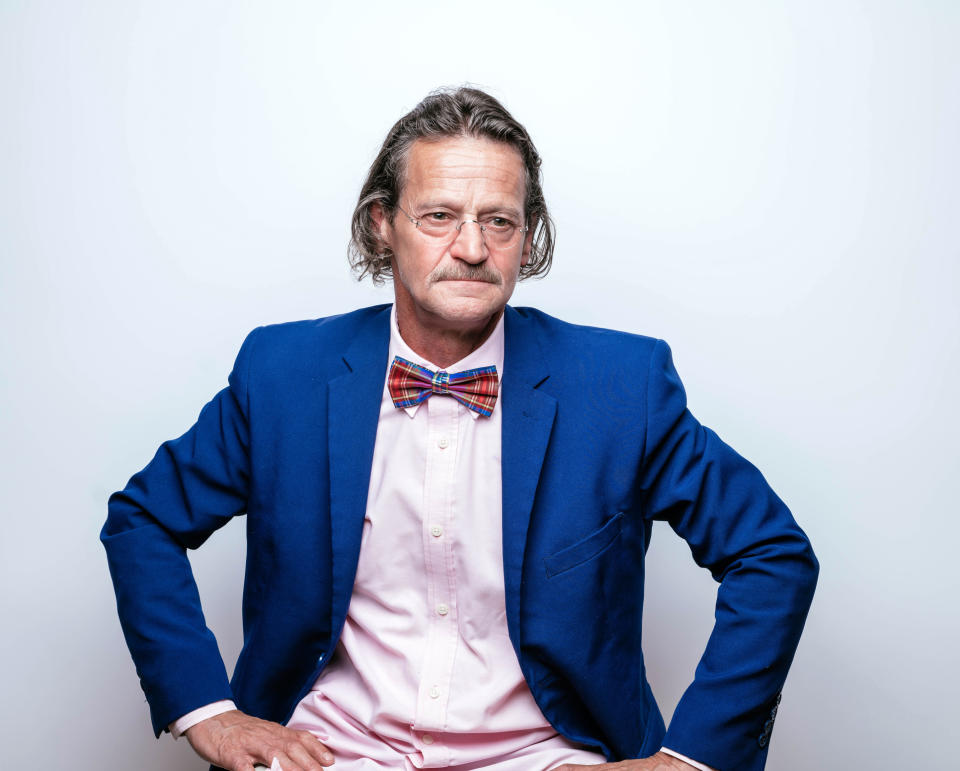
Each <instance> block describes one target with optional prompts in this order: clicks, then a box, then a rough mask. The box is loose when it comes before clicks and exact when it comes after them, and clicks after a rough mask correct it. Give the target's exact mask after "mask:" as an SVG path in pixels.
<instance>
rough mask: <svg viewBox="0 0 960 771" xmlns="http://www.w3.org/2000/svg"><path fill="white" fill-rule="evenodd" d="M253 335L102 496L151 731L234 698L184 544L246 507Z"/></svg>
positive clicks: (123, 618)
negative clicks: (208, 391) (213, 390)
mask: <svg viewBox="0 0 960 771" xmlns="http://www.w3.org/2000/svg"><path fill="white" fill-rule="evenodd" d="M258 331H259V330H254V332H252V333H251V334H250V335H249V336H248V337H247V339H246V341H245V342H244V344H243V346H242V347H241V349H240V353H239V355H238V356H237V360H236V364H235V365H234V368H233V372H232V373H231V374H230V377H229V384H228V386H227V387H226V388H224V389H223V390H222V391H220V393H218V394H217V395H216V396H215V397H214V398H213V399H212V400H211V401H210V402H209V403H208V404H207V405H206V406H205V407H204V408H203V410H202V411H201V412H200V416H199V417H198V419H197V422H196V423H195V424H194V425H193V427H192V428H190V430H189V431H187V432H186V433H185V434H184V435H183V436H181V437H180V438H179V439H174V440H171V441H168V442H165V443H164V444H163V445H161V446H160V449H159V450H157V453H156V455H155V456H154V458H153V460H151V461H150V463H149V464H148V465H147V466H146V468H144V469H143V470H142V471H140V472H139V473H138V474H136V475H135V476H133V477H132V478H131V479H130V481H129V482H128V483H127V486H126V487H125V488H124V489H123V490H121V491H119V492H116V493H114V494H113V495H112V496H110V500H109V502H108V505H107V510H108V514H107V521H106V523H105V524H104V526H103V529H102V530H101V533H100V540H101V541H102V543H103V545H104V547H105V549H106V552H107V561H108V563H109V566H110V575H111V578H112V579H113V585H114V590H115V592H116V596H117V609H118V612H119V615H120V624H121V626H122V628H123V634H124V637H125V638H126V642H127V646H128V647H129V649H130V653H131V655H132V657H133V661H134V664H135V665H136V669H137V674H138V675H139V677H140V684H141V687H142V688H143V692H144V694H145V695H146V698H147V701H148V702H149V704H150V712H151V719H152V722H153V729H154V732H155V734H156V735H157V736H159V735H160V733H161V732H162V731H163V730H165V729H166V726H167V725H168V724H169V723H171V722H172V721H174V720H175V719H177V718H179V717H180V716H181V715H185V714H186V713H188V712H190V711H191V710H193V709H196V708H197V707H200V706H203V705H204V704H210V703H211V702H215V701H219V700H221V699H232V698H233V694H232V692H231V689H230V685H229V681H228V678H227V672H226V669H225V667H224V664H223V660H222V659H221V657H220V652H219V649H218V647H217V642H216V639H215V638H214V636H213V633H212V632H211V631H210V629H209V628H208V627H207V625H206V622H205V620H204V617H203V611H202V609H201V607H200V596H199V593H198V591H197V585H196V583H195V581H194V578H193V572H192V571H191V569H190V563H189V561H188V559H187V555H186V550H187V549H188V548H189V549H193V548H196V547H198V546H200V545H201V544H202V543H203V542H204V541H205V540H206V539H207V538H208V537H209V536H210V534H211V533H212V532H213V531H214V530H216V529H217V528H219V527H222V526H223V525H224V524H226V523H227V522H228V521H229V520H230V518H231V517H233V516H235V515H237V514H242V513H244V512H245V511H246V505H247V493H248V484H249V476H250V474H249V471H250V469H249V452H248V450H249V425H248V414H249V410H248V407H249V405H248V384H249V377H250V372H249V370H250V361H251V358H252V351H253V349H254V347H255V345H256V337H257V332H258Z"/></svg>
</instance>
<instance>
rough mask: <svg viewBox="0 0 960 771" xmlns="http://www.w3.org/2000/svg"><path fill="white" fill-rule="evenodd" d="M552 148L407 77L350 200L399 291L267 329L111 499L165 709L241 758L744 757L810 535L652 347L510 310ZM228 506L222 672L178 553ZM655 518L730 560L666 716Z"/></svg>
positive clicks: (309, 770)
mask: <svg viewBox="0 0 960 771" xmlns="http://www.w3.org/2000/svg"><path fill="white" fill-rule="evenodd" d="M539 166H540V159H539V156H538V155H537V152H536V150H535V148H534V146H533V143H532V141H531V140H530V137H529V136H528V135H527V132H526V130H525V129H524V128H523V127H522V126H521V125H520V124H519V123H517V122H516V121H515V120H514V119H513V117H512V116H511V115H510V114H509V113H507V112H506V110H505V109H504V108H503V107H502V106H501V105H500V104H499V103H498V102H497V101H496V100H494V99H493V98H491V97H490V96H488V95H487V94H485V93H483V92H480V91H477V90H473V89H458V90H456V91H445V92H439V93H435V94H433V95H431V96H429V97H428V98H427V99H425V100H424V101H423V102H422V103H421V104H420V105H418V106H417V107H416V108H415V109H414V110H413V111H411V112H410V113H409V114H408V115H406V116H404V117H403V118H402V119H401V120H400V121H398V122H397V124H396V125H395V126H394V127H393V129H391V131H390V133H389V135H388V136H387V139H386V141H385V142H384V146H383V148H382V150H381V152H380V155H379V156H378V158H377V159H376V160H375V161H374V164H373V166H372V168H371V170H370V173H369V176H368V179H367V181H366V183H365V185H364V187H363V189H362V191H361V194H360V200H359V203H358V205H357V209H356V212H355V215H354V221H353V236H354V237H353V242H352V244H353V252H352V256H353V262H354V266H355V268H357V270H358V271H359V272H360V274H361V276H362V275H365V274H369V275H371V276H372V278H373V279H374V280H375V281H381V280H383V279H384V278H392V280H393V284H394V294H395V303H394V305H393V306H392V307H391V306H381V307H375V308H366V309H362V310H358V311H355V312H353V313H349V314H345V315H342V316H337V317H329V318H324V319H319V320H317V321H309V322H297V323H292V324H284V325H277V326H271V327H263V328H260V329H258V330H255V331H254V332H253V333H251V335H250V336H249V337H248V338H247V340H246V341H245V343H244V345H243V347H242V348H241V351H240V353H239V355H238V358H237V362H236V365H235V367H234V370H233V373H232V374H231V376H230V381H229V386H228V387H227V388H226V389H224V390H223V391H221V392H220V393H219V394H217V396H216V397H214V399H213V400H212V401H211V402H210V403H209V404H208V405H207V406H206V407H205V408H204V410H203V411H202V412H201V414H200V417H199V418H198V421H197V423H196V424H195V425H194V426H193V428H191V429H190V431H188V432H187V433H186V434H185V435H184V436H182V437H181V438H179V439H177V440H174V441H172V442H167V443H165V444H164V445H163V446H162V447H161V448H160V450H159V451H158V453H157V455H156V456H155V457H154V459H153V461H152V462H151V463H150V464H149V465H148V466H147V467H146V468H145V469H144V470H143V471H141V472H140V473H139V474H137V475H135V476H134V477H133V478H132V479H131V480H130V483H129V484H128V485H127V487H126V488H125V489H124V490H123V491H121V492H118V493H116V494H114V495H113V496H112V497H111V500H110V506H109V516H108V519H107V522H106V524H105V526H104V528H103V532H102V534H101V537H102V540H103V543H104V545H105V547H106V549H107V554H108V559H109V562H110V568H111V574H112V576H113V580H114V585H115V588H116V592H117V599H118V607H119V610H120V617H121V622H122V625H123V629H124V633H125V635H126V638H127V642H128V645H129V647H130V650H131V653H132V654H133V658H134V661H135V663H136V665H137V671H138V674H139V675H140V679H141V684H142V686H143V689H144V691H145V693H146V695H147V699H148V701H149V703H150V708H151V712H152V717H153V723H154V729H155V731H156V733H157V735H159V733H160V732H161V731H162V730H164V729H165V728H169V729H170V730H171V731H172V732H174V734H180V733H185V734H186V736H187V738H188V740H189V741H190V743H191V745H192V746H193V747H194V749H195V750H196V751H197V752H198V753H199V754H200V755H201V756H203V757H204V758H206V759H207V760H210V761H211V762H213V763H215V764H218V765H219V766H221V767H223V768H227V769H231V770H232V771H249V770H250V769H252V768H253V767H254V765H255V764H258V763H262V764H267V765H270V764H273V767H274V768H278V767H280V768H283V769H284V770H285V771H315V769H319V768H321V767H326V766H329V765H330V764H332V763H333V762H334V761H335V762H336V764H337V767H338V768H342V769H345V771H350V770H353V769H368V768H370V769H372V768H377V769H380V768H412V767H453V768H461V769H467V768H469V769H475V768H493V769H498V770H499V771H520V769H554V768H564V769H566V768H568V767H573V766H575V765H596V766H597V767H598V768H617V769H632V770H634V771H643V770H645V769H680V768H682V769H689V768H691V767H693V768H701V769H702V768H708V769H709V768H714V769H724V770H725V771H726V770H729V769H737V770H738V771H739V770H741V769H761V768H763V766H764V762H765V757H766V748H767V746H768V741H769V738H770V731H771V728H772V725H773V719H774V717H775V716H776V711H777V703H778V702H779V692H780V689H781V687H782V685H783V682H784V679H785V677H786V673H787V669H788V667H789V664H790V661H791V659H792V656H793V652H794V649H795V646H796V644H797V641H798V639H799V635H800V632H801V629H802V626H803V622H804V619H805V616H806V611H807V608H808V606H809V603H810V600H811V597H812V594H813V589H814V585H815V582H816V575H817V563H816V559H815V558H814V556H813V552H812V551H811V549H810V545H809V542H808V541H807V539H806V537H805V536H804V534H803V532H802V531H801V530H800V528H799V527H798V526H797V525H796V523H795V522H794V520H793V518H792V517H791V515H790V513H789V511H788V510H787V509H786V507H785V506H784V505H783V504H782V502H781V501H780V500H779V499H778V498H777V497H776V495H775V494H774V493H773V492H772V491H771V490H770V489H769V487H768V486H767V485H766V483H765V482H764V480H763V478H762V477H761V475H760V473H759V472H758V471H757V470H756V469H755V468H754V467H753V466H751V465H750V464H749V463H748V462H746V461H745V460H744V459H742V458H741V457H739V456H738V455H737V454H736V453H734V452H733V451H732V450H731V449H730V448H729V447H727V446H726V445H724V444H723V443H722V442H721V441H720V440H719V439H718V438H717V436H716V435H715V434H713V433H712V432H711V431H710V430H708V429H706V428H704V427H702V426H700V425H699V424H698V423H697V422H696V421H695V420H694V418H693V417H692V416H691V414H690V412H689V411H688V410H687V409H686V401H685V397H684V393H683V388H682V386H681V384H680V381H679V378H678V377H677V375H676V372H675V371H674V369H673V366H672V364H671V360H670V353H669V349H668V348H667V347H666V345H665V344H664V343H663V342H661V341H656V340H652V339H648V338H643V337H638V336H633V335H627V334H623V333H618V332H612V331H609V330H599V329H591V328H585V327H577V326H573V325H570V324H566V323H564V322H560V321H558V320H556V319H553V318H551V317H549V316H546V315H545V314H542V313H540V312H538V311H535V310H533V309H515V308H511V307H509V306H507V301H508V300H509V298H510V296H511V294H512V292H513V289H514V285H515V283H516V281H517V279H518V277H524V276H530V275H536V274H540V273H544V272H546V270H547V269H548V268H549V264H550V260H551V257H552V248H553V231H552V225H551V222H550V218H549V215H548V212H547V208H546V204H545V202H544V198H543V194H542V190H541V185H540V170H539ZM241 513H246V514H247V534H248V553H247V577H246V582H245V585H244V596H243V616H244V618H243V622H244V623H243V628H244V646H243V650H242V652H241V654H240V657H239V660H238V661H237V664H236V668H235V671H234V676H233V679H232V681H231V682H229V683H228V681H227V677H226V673H225V669H224V665H223V663H222V661H221V660H220V657H219V654H218V651H217V646H216V642H215V640H214V639H213V636H212V634H211V633H210V631H209V630H208V629H207V628H206V626H205V624H204V621H203V615H202V613H201V610H200V604H199V597H198V594H197V589H196V585H195V584H194V582H193V579H192V576H191V573H190V569H189V564H188V562H187V558H186V552H185V550H186V549H187V548H194V547H197V546H199V545H200V544H201V543H203V541H204V540H205V539H206V538H207V537H208V536H209V535H210V533H211V532H213V530H215V529H216V528H218V527H220V526H221V525H223V524H224V523H225V522H226V521H228V520H229V519H230V518H231V517H232V516H234V515H237V514H241ZM657 519H661V520H666V521H668V522H669V523H670V524H671V526H672V527H673V528H674V529H675V530H676V531H677V533H679V534H680V535H681V536H682V537H683V538H685V539H686V540H687V542H688V543H689V545H690V548H691V550H692V553H693V556H694V558H695V559H696V561H697V562H698V563H699V564H700V565H702V566H704V567H706V568H708V569H709V570H711V571H712V573H713V575H714V577H715V578H716V579H717V580H719V581H720V588H719V591H718V598H717V612H716V626H715V628H714V632H713V634H712V636H711V638H710V641H709V643H708V645H707V648H706V650H705V652H704V655H703V658H702V660H701V662H700V665H699V667H698V669H697V673H696V677H695V679H694V682H693V683H692V684H691V686H690V687H689V689H688V690H687V692H686V693H685V694H684V696H683V698H682V700H681V701H680V704H679V705H678V706H677V709H676V711H675V713H674V716H673V719H672V721H671V725H670V729H669V731H666V730H665V727H664V724H663V721H662V719H661V717H660V713H659V711H658V709H657V706H656V703H655V702H654V699H653V696H652V693H651V691H650V689H649V686H648V685H647V682H646V678H645V674H644V666H643V657H642V653H641V650H640V637H641V615H642V604H643V599H642V597H643V558H644V553H645V551H646V547H647V545H648V543H649V539H650V528H651V526H652V521H653V520H657ZM605 761H622V762H618V763H615V764H614V765H604V763H605Z"/></svg>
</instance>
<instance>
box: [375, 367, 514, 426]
mask: <svg viewBox="0 0 960 771" xmlns="http://www.w3.org/2000/svg"><path fill="white" fill-rule="evenodd" d="M387 387H388V388H389V389H390V398H391V399H393V404H394V406H395V407H398V408H400V407H413V406H414V405H417V404H420V403H421V402H423V401H426V400H427V399H429V398H430V397H431V396H433V395H434V394H446V395H447V396H452V397H453V398H454V399H456V400H457V401H458V402H460V403H461V404H462V405H463V406H464V407H466V408H467V409H470V410H473V411H474V412H477V413H479V414H481V415H485V416H486V417H490V414H491V413H492V412H493V407H494V405H495V404H496V403H497V391H498V390H499V389H500V381H499V380H498V379H497V368H496V367H493V366H490V367H477V368H476V369H468V370H464V371H463V372H444V371H443V370H441V371H440V372H434V371H433V370H430V369H427V368H426V367H421V366H420V365H418V364H414V363H413V362H412V361H407V360H406V359H403V358H401V357H399V356H395V357H394V359H393V364H391V365H390V374H389V375H388V376H387Z"/></svg>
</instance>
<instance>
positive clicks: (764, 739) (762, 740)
mask: <svg viewBox="0 0 960 771" xmlns="http://www.w3.org/2000/svg"><path fill="white" fill-rule="evenodd" d="M769 741H770V734H760V736H759V738H758V739H757V744H759V745H760V749H763V748H764V747H766V746H767V744H768V743H769Z"/></svg>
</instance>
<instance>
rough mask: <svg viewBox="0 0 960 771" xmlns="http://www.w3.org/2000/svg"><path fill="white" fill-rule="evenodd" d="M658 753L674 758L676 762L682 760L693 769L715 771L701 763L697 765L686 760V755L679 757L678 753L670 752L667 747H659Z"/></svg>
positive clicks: (695, 762) (691, 760) (692, 761)
mask: <svg viewBox="0 0 960 771" xmlns="http://www.w3.org/2000/svg"><path fill="white" fill-rule="evenodd" d="M660 752H662V753H664V754H665V755H670V756H672V757H674V758H676V759H677V760H682V761H683V762H684V763H687V764H689V765H691V766H693V767H694V768H699V769H700V771H715V770H714V769H712V768H710V766H705V765H703V763H698V762H697V761H695V760H693V759H692V758H688V757H687V756H686V755H681V754H680V753H679V752H676V751H675V750H671V749H670V748H669V747H661V748H660Z"/></svg>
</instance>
